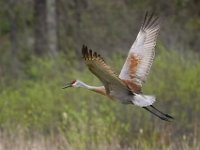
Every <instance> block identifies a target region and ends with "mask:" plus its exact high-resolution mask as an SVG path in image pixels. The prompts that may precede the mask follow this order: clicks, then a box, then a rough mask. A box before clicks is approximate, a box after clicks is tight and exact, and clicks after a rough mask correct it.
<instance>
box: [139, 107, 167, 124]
mask: <svg viewBox="0 0 200 150" xmlns="http://www.w3.org/2000/svg"><path fill="white" fill-rule="evenodd" d="M142 108H144V109H146V110H147V111H149V112H150V113H152V114H153V115H155V116H156V117H158V118H160V119H161V120H164V121H169V120H168V118H166V117H162V116H159V115H158V114H156V113H155V112H153V111H151V110H150V109H149V108H147V107H142Z"/></svg>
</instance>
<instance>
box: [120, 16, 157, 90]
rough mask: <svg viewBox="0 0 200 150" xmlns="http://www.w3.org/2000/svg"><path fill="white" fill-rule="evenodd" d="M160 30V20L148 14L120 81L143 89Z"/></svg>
mask: <svg viewBox="0 0 200 150" xmlns="http://www.w3.org/2000/svg"><path fill="white" fill-rule="evenodd" d="M159 29H160V21H159V18H158V17H155V16H154V15H153V14H151V15H148V13H146V14H145V18H144V21H143V24H142V26H141V28H140V31H139V33H138V35H137V38H136V40H135V42H134V43H133V45H132V47H131V49H130V50H129V54H128V57H127V59H126V62H125V64H124V66H123V67H122V70H121V72H120V75H119V78H120V79H123V80H127V81H129V82H132V83H134V84H136V85H138V86H141V87H142V84H143V83H144V82H145V81H146V78H147V75H148V74H149V71H150V68H151V65H152V63H153V59H154V54H155V51H154V49H155V45H156V39H157V35H158V32H159Z"/></svg>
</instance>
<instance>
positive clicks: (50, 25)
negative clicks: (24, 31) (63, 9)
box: [47, 0, 58, 56]
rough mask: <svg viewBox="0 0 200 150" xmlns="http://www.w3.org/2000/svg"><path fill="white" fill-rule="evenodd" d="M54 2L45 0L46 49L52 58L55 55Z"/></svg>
mask: <svg viewBox="0 0 200 150" xmlns="http://www.w3.org/2000/svg"><path fill="white" fill-rule="evenodd" d="M56 6H57V5H56V0H47V29H48V32H47V35H48V49H49V51H50V53H51V54H52V55H53V56H56V55H57V49H58V46H57V19H56V17H57V15H56Z"/></svg>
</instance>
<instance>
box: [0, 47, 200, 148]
mask: <svg viewBox="0 0 200 150" xmlns="http://www.w3.org/2000/svg"><path fill="white" fill-rule="evenodd" d="M67 57H68V56H65V55H60V56H59V59H57V60H52V59H51V58H49V57H47V58H32V59H31V61H30V62H29V63H28V64H27V66H25V67H24V74H25V77H23V78H18V79H13V78H11V77H9V73H7V74H8V76H5V77H4V78H1V85H0V88H1V92H0V112H1V113H0V138H1V139H0V149H50V150H51V149H52V150H53V149H54V150H55V149H61V150H62V149H83V150H84V149H101V150H102V149H109V150H110V149H111V150H112V149H113V150H114V149H119V150H121V149H124V150H128V149H133V150H135V149H144V150H147V149H148V150H149V149H154V150H155V149H159V150H160V149H161V150H162V149H163V150H168V149H170V150H171V149H172V150H174V149H184V150H189V149H199V148H200V145H199V142H197V141H199V139H200V137H199V136H200V134H199V133H200V130H199V128H198V126H199V123H200V120H199V116H198V114H199V111H200V105H199V98H200V87H199V86H198V85H199V84H198V83H200V78H199V77H198V76H199V74H200V62H199V58H198V56H196V54H194V53H190V52H188V54H187V55H185V56H183V55H180V54H179V53H178V52H173V51H167V50H166V49H165V48H163V47H162V46H160V47H159V53H158V55H157V57H156V61H155V63H154V66H153V68H152V72H151V73H150V76H149V78H148V81H147V83H146V84H145V85H144V93H146V94H155V95H156V97H157V102H156V103H155V105H156V106H157V107H159V108H160V109H161V110H162V111H164V112H167V113H169V114H171V115H172V116H174V117H175V120H174V121H173V122H171V123H166V122H163V121H161V120H159V119H158V118H155V117H153V116H152V115H151V114H149V113H147V112H145V111H144V110H143V109H140V108H138V107H136V106H130V105H122V104H119V103H117V102H113V101H110V100H109V99H107V98H106V97H104V96H101V95H98V94H96V93H93V92H90V91H87V90H84V89H72V88H71V89H67V90H63V89H61V88H62V87H63V85H64V84H65V83H67V82H70V81H72V80H74V79H75V78H77V79H80V80H82V81H84V82H86V83H88V84H91V85H101V83H100V82H99V81H98V79H97V78H96V77H94V76H93V75H92V74H91V73H90V72H89V71H88V70H87V68H86V67H85V66H84V65H83V64H78V63H76V62H75V61H70V60H73V59H74V54H71V55H70V57H68V59H67ZM111 60H113V61H112V65H113V66H116V68H120V66H122V64H123V61H124V59H122V58H121V57H120V55H117V54H116V55H114V56H112V59H111ZM77 61H78V60H77ZM117 71H119V70H117Z"/></svg>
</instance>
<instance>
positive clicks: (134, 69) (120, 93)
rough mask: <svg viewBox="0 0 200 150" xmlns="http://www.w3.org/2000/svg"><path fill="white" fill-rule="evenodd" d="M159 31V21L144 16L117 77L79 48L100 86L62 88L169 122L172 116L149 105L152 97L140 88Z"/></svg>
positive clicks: (76, 84) (101, 61)
mask: <svg viewBox="0 0 200 150" xmlns="http://www.w3.org/2000/svg"><path fill="white" fill-rule="evenodd" d="M159 29H160V19H159V18H158V17H156V16H154V15H153V14H150V15H149V14H148V13H146V14H145V17H144V21H143V23H142V26H141V28H140V31H139V33H138V35H137V38H136V40H135V42H134V43H133V45H132V47H131V48H130V50H129V53H128V57H127V59H126V61H125V64H124V66H123V67H122V70H121V72H120V74H119V75H117V74H116V73H115V72H114V71H113V69H112V68H111V67H110V66H108V65H107V64H106V63H105V61H104V59H103V58H102V57H101V55H99V54H97V53H96V52H93V51H92V50H91V49H88V48H87V46H85V45H83V47H82V55H83V58H84V60H85V64H86V65H87V67H88V68H89V70H90V71H91V72H92V73H93V74H94V75H96V76H97V78H99V80H100V81H101V82H102V84H103V86H100V87H96V86H90V85H87V84H86V83H84V82H82V81H79V80H74V81H72V82H71V83H69V84H67V85H66V86H65V87H63V88H68V87H75V88H77V87H81V88H86V89H88V90H91V91H94V92H97V93H99V94H102V95H105V96H107V97H109V98H110V99H114V100H118V101H120V102H121V103H123V104H134V105H136V106H140V107H142V108H144V109H145V110H147V111H149V112H150V113H152V114H153V115H155V116H157V117H159V118H160V119H162V120H165V121H170V119H173V117H172V116H170V115H168V114H165V113H163V112H161V111H160V110H158V109H157V108H156V107H155V106H153V103H154V102H155V97H154V96H151V95H144V94H143V93H142V85H143V83H144V82H145V81H146V78H147V75H148V74H149V71H150V68H151V65H152V62H153V59H154V53H155V52H154V51H155V45H156V39H157V35H158V32H159Z"/></svg>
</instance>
